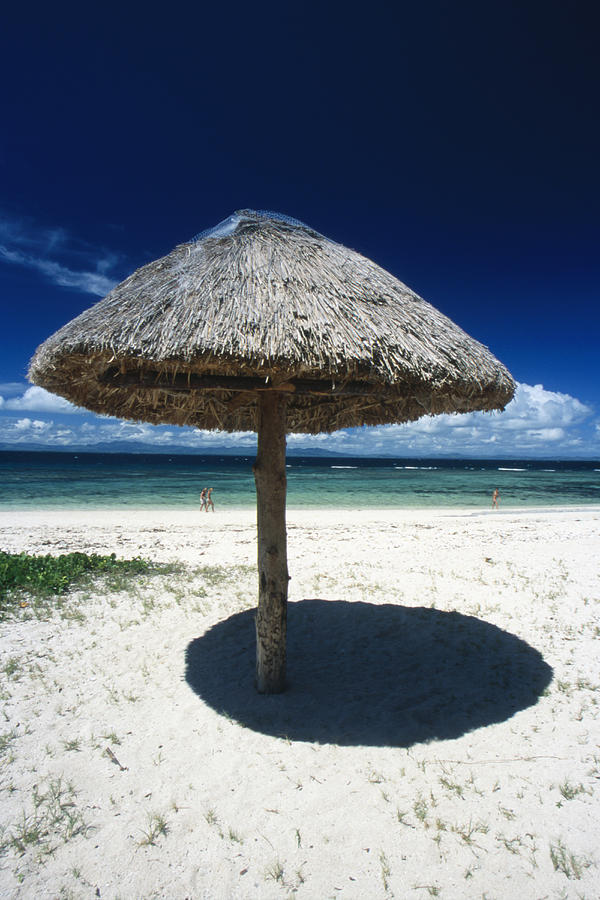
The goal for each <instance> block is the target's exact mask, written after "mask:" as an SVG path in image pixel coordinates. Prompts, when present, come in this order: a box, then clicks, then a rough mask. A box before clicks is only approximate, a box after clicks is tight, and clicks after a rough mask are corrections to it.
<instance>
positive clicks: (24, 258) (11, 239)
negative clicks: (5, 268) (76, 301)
mask: <svg viewBox="0 0 600 900" xmlns="http://www.w3.org/2000/svg"><path fill="white" fill-rule="evenodd" d="M0 261H2V262H4V263H8V264H10V265H17V266H23V267H24V268H27V269H30V270H33V271H35V272H39V273H40V274H41V275H43V276H44V277H45V278H47V279H48V281H50V282H52V283H53V284H56V285H58V286H60V287H66V288H73V289H75V290H79V291H83V292H84V293H87V294H94V295H96V296H98V297H103V296H104V295H105V294H107V293H108V292H109V291H110V290H111V289H112V288H113V287H114V286H115V284H116V282H117V279H115V278H112V277H111V276H110V274H109V272H110V270H111V268H113V267H114V265H115V264H116V263H117V261H118V258H117V256H116V255H115V254H114V253H112V252H107V251H104V250H101V249H99V248H94V247H93V246H91V245H90V244H87V243H86V242H84V241H81V240H77V239H75V238H73V237H71V236H70V235H69V234H68V232H67V231H66V230H65V229H64V228H45V229H44V228H39V227H37V226H36V225H35V224H34V223H32V222H28V221H25V220H22V221H15V220H10V219H8V218H7V217H1V218H0Z"/></svg>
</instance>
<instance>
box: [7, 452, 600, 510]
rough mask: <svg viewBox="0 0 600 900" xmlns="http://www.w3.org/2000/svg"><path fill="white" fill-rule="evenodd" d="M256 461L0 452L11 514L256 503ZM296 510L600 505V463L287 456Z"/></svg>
mask: <svg viewBox="0 0 600 900" xmlns="http://www.w3.org/2000/svg"><path fill="white" fill-rule="evenodd" d="M252 463H253V457H249V456H239V457H233V456H174V455H171V456H168V455H158V454H156V455H155V454H99V453H79V454H73V453H44V452H23V453H19V452H3V453H0V506H1V507H2V508H4V509H53V508H54V509H77V508H90V509H105V508H112V507H128V508H156V507H161V506H164V507H168V508H179V509H186V508H187V509H191V508H194V507H197V506H198V497H199V494H200V491H201V489H202V488H203V487H205V486H207V487H212V488H213V489H214V490H213V498H214V501H215V505H216V507H217V509H218V508H223V507H227V508H239V507H253V506H254V505H255V502H256V496H255V489H254V478H253V475H252ZM287 478H288V507H291V508H294V507H295V508H311V507H312V508H318V507H328V506H330V507H335V508H349V509H350V508H352V509H355V508H357V507H362V508H371V509H375V508H427V507H448V508H462V507H475V508H489V507H490V506H491V495H492V491H493V490H494V488H496V487H497V488H498V489H499V491H500V501H501V508H505V507H511V508H513V507H531V506H579V505H584V504H585V505H587V504H600V463H599V462H564V461H563V462H560V461H550V460H544V461H531V460H528V461H519V460H447V459H445V460H407V459H350V458H344V459H336V458H333V457H331V458H317V457H289V458H288V461H287Z"/></svg>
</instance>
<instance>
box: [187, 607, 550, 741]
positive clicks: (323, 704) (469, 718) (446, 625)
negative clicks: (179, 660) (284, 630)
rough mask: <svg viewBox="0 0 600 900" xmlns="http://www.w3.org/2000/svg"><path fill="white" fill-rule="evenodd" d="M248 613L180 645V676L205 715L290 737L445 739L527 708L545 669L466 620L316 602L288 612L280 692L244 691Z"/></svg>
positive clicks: (529, 653) (250, 677) (513, 641)
mask: <svg viewBox="0 0 600 900" xmlns="http://www.w3.org/2000/svg"><path fill="white" fill-rule="evenodd" d="M254 659H255V638H254V610H247V611H245V612H241V613H237V614H236V615H233V616H231V617H230V618H228V619H226V620H225V621H223V622H219V623H218V624H217V625H214V626H213V627H212V628H211V629H210V630H209V631H207V632H206V634H204V635H203V636H202V637H200V638H197V639H196V640H194V641H192V642H191V643H190V644H189V646H188V647H187V651H186V680H187V682H188V684H189V685H190V687H191V688H192V690H194V691H195V692H196V693H197V694H198V695H199V696H200V697H202V699H203V700H204V701H205V702H206V703H207V704H209V705H210V706H212V707H213V708H214V709H216V710H217V711H219V712H221V713H224V714H226V715H229V716H231V717H232V718H233V719H235V720H237V721H238V722H239V723H240V724H241V725H244V726H246V727H247V728H252V729H253V730H255V731H259V732H262V733H264V734H270V735H275V736H280V737H288V738H289V739H291V740H296V741H310V742H313V741H314V742H318V743H322V744H323V743H335V744H343V745H354V744H356V745H358V744H365V745H377V746H394V747H409V746H411V745H412V744H414V743H417V742H422V741H431V740H439V739H444V738H457V737H460V736H461V735H463V734H465V733H467V732H469V731H472V730H473V729H475V728H480V727H481V726H483V725H490V724H492V723H496V722H503V721H505V720H506V719H509V718H510V717H511V716H513V715H514V714H515V713H516V712H518V711H519V710H521V709H525V708H526V707H528V706H532V705H533V704H535V703H536V702H537V700H538V698H539V696H540V694H541V693H542V692H543V690H544V688H545V687H546V686H547V685H548V684H549V683H550V681H551V679H552V669H551V667H550V666H549V665H547V663H545V662H544V660H543V658H542V656H541V654H540V653H539V652H538V651H537V650H535V649H534V648H533V647H530V646H529V645H528V644H526V643H525V641H522V640H521V639H520V638H518V637H515V635H513V634H509V633H508V632H506V631H502V630H501V629H500V628H497V627H496V626H495V625H490V624H489V623H487V622H483V621H481V620H480V619H477V618H474V617H473V616H465V615H461V614H459V613H456V612H440V611H439V610H435V609H425V608H421V607H417V608H406V607H401V606H394V605H391V604H383V605H373V604H370V603H362V602H352V603H347V602H343V601H326V600H301V601H299V602H297V603H290V604H289V606H288V680H289V686H288V689H287V691H286V692H285V693H283V694H278V695H275V696H260V695H258V694H257V693H256V692H255V690H254Z"/></svg>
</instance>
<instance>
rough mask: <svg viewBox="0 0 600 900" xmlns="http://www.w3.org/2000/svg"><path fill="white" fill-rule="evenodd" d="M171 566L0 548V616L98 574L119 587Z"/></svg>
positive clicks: (112, 588) (85, 582)
mask: <svg viewBox="0 0 600 900" xmlns="http://www.w3.org/2000/svg"><path fill="white" fill-rule="evenodd" d="M174 569H175V567H174V566H172V565H158V564H156V563H152V562H148V561H147V560H144V559H140V558H139V557H136V558H135V559H117V558H116V555H115V554H114V553H111V555H110V556H99V555H98V554H95V553H94V554H91V555H88V554H87V553H65V554H62V555H61V556H50V555H47V556H30V555H29V554H27V553H5V552H4V551H0V619H3V618H5V617H6V615H7V614H8V613H10V612H11V611H12V610H13V609H15V608H17V607H18V606H19V605H20V604H21V603H22V602H23V599H24V597H25V596H27V597H28V598H29V597H30V598H32V599H34V600H42V601H44V600H45V601H47V600H49V599H51V598H53V597H56V596H60V595H63V594H65V593H66V592H68V591H69V590H71V589H72V588H76V587H82V586H84V585H85V584H87V583H89V582H90V580H91V579H92V578H94V577H97V576H102V577H104V578H105V579H106V581H107V587H108V588H109V589H111V590H119V589H121V588H122V587H123V586H124V585H123V578H124V577H125V578H126V577H130V576H134V575H159V574H160V575H164V574H168V573H170V572H173V571H174Z"/></svg>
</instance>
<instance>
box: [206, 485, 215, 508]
mask: <svg viewBox="0 0 600 900" xmlns="http://www.w3.org/2000/svg"><path fill="white" fill-rule="evenodd" d="M212 492H213V489H212V488H209V489H208V490H207V492H206V500H205V501H204V502H205V504H206V512H208V507H209V506H210V508H211V509H212V511H213V512H214V511H215V504H214V502H213V499H212V497H211V496H210V495H211V494H212Z"/></svg>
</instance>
